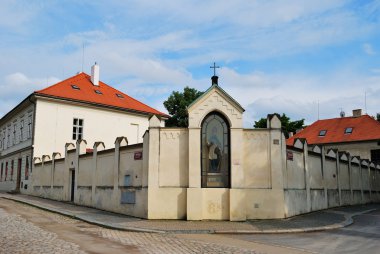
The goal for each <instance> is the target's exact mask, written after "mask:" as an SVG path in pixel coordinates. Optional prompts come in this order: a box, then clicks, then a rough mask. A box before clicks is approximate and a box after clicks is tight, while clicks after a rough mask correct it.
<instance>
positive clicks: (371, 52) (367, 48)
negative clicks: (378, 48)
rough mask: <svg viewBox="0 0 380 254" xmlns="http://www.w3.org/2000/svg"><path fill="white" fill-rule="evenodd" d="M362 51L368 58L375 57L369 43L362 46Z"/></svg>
mask: <svg viewBox="0 0 380 254" xmlns="http://www.w3.org/2000/svg"><path fill="white" fill-rule="evenodd" d="M363 50H364V52H365V53H366V54H367V55H370V56H373V55H376V52H375V50H374V49H373V47H372V45H371V44H369V43H364V44H363Z"/></svg>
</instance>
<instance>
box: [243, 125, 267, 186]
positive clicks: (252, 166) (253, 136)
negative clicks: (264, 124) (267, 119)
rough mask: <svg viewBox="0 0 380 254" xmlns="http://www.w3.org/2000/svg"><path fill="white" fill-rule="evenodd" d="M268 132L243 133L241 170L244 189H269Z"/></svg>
mask: <svg viewBox="0 0 380 254" xmlns="http://www.w3.org/2000/svg"><path fill="white" fill-rule="evenodd" d="M269 142H270V139H269V131H267V130H244V131H243V145H244V146H243V153H244V154H243V159H244V160H243V170H244V175H245V177H244V186H245V187H246V188H270V186H271V168H270V153H269Z"/></svg>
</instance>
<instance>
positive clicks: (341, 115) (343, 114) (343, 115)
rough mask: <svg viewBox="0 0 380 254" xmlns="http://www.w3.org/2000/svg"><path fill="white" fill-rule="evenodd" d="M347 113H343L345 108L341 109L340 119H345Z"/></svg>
mask: <svg viewBox="0 0 380 254" xmlns="http://www.w3.org/2000/svg"><path fill="white" fill-rule="evenodd" d="M345 116H346V113H345V112H344V111H343V108H340V117H342V118H343V117H345Z"/></svg>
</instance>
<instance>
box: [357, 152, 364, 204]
mask: <svg viewBox="0 0 380 254" xmlns="http://www.w3.org/2000/svg"><path fill="white" fill-rule="evenodd" d="M357 158H358V161H359V173H360V197H361V200H362V201H361V203H362V204H364V203H365V202H364V194H363V167H362V160H361V159H360V156H358V157H357Z"/></svg>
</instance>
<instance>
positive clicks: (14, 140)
mask: <svg viewBox="0 0 380 254" xmlns="http://www.w3.org/2000/svg"><path fill="white" fill-rule="evenodd" d="M16 129H17V123H16V122H14V123H13V135H12V140H13V144H14V145H15V144H16Z"/></svg>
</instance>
